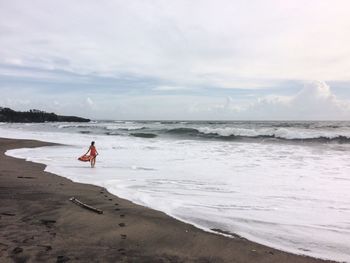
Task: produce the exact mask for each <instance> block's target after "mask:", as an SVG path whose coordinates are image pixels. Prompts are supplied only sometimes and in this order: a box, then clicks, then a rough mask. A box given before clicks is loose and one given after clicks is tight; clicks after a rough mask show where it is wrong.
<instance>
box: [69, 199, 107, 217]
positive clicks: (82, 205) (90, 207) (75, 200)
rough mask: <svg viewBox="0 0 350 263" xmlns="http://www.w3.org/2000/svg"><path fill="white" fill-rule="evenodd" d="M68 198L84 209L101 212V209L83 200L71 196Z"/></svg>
mask: <svg viewBox="0 0 350 263" xmlns="http://www.w3.org/2000/svg"><path fill="white" fill-rule="evenodd" d="M69 200H70V201H72V202H73V203H74V204H76V205H79V206H81V207H83V208H86V209H88V210H90V211H93V212H95V213H98V214H103V211H102V210H100V209H98V208H95V207H93V206H91V205H87V204H84V203H83V202H81V201H79V200H78V199H76V198H75V197H71V198H69Z"/></svg>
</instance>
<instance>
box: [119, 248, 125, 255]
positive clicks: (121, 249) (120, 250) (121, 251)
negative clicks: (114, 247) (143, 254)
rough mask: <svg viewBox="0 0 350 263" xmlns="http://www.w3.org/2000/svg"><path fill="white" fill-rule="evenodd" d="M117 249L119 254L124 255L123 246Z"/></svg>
mask: <svg viewBox="0 0 350 263" xmlns="http://www.w3.org/2000/svg"><path fill="white" fill-rule="evenodd" d="M118 251H119V252H120V254H122V255H125V252H126V250H125V249H124V248H119V249H118Z"/></svg>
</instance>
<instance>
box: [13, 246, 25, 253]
mask: <svg viewBox="0 0 350 263" xmlns="http://www.w3.org/2000/svg"><path fill="white" fill-rule="evenodd" d="M22 252H23V248H21V247H15V248H14V249H13V250H12V253H13V254H19V253H22Z"/></svg>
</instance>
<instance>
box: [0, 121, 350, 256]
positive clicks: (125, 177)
mask: <svg viewBox="0 0 350 263" xmlns="http://www.w3.org/2000/svg"><path fill="white" fill-rule="evenodd" d="M0 137H8V138H23V139H37V140H42V141H48V142H56V143H61V144H64V145H62V146H51V147H41V148H33V149H16V150H10V151H8V152H7V154H8V155H11V156H14V157H18V158H25V159H27V160H30V161H34V162H39V163H44V164H46V165H47V168H46V170H47V171H49V172H53V173H56V174H59V175H62V176H65V177H67V178H70V179H72V180H73V181H75V182H83V183H91V184H95V185H99V186H102V187H105V188H107V189H108V190H109V191H110V192H111V193H113V194H115V195H118V196H120V197H123V198H126V199H129V200H131V201H133V202H135V203H137V204H142V205H145V206H148V207H150V208H153V209H157V210H160V211H163V212H165V213H167V214H169V215H171V216H173V217H175V218H177V219H179V220H182V221H185V222H189V223H192V224H194V225H196V226H198V227H200V228H203V229H205V230H208V231H211V229H220V230H222V231H226V232H230V233H234V234H238V235H241V236H243V237H246V238H248V239H250V240H252V241H256V242H259V243H262V244H265V245H269V246H272V247H275V248H278V249H282V250H285V251H289V252H293V253H297V254H305V255H310V256H315V257H320V258H325V259H333V260H338V261H347V262H350V123H349V122H185V121H96V122H90V123H45V124H2V125H0ZM92 140H94V141H96V148H97V150H98V152H99V153H100V155H99V156H98V157H97V164H96V168H95V169H91V168H89V164H88V163H82V162H79V161H77V157H79V156H80V155H82V154H84V153H85V152H86V151H87V149H88V146H89V144H90V142H91V141H92ZM233 238H234V237H233Z"/></svg>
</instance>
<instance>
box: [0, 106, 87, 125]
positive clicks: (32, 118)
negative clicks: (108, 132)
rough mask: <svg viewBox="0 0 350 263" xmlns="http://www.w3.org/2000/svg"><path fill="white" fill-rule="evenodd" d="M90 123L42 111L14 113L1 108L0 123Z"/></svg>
mask: <svg viewBox="0 0 350 263" xmlns="http://www.w3.org/2000/svg"><path fill="white" fill-rule="evenodd" d="M58 121H64V122H89V121H90V120H89V119H85V118H81V117H76V116H60V115H57V114H55V113H53V112H52V113H48V112H45V111H42V110H37V109H31V110H29V111H14V110H12V109H10V108H4V107H0V122H58Z"/></svg>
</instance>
